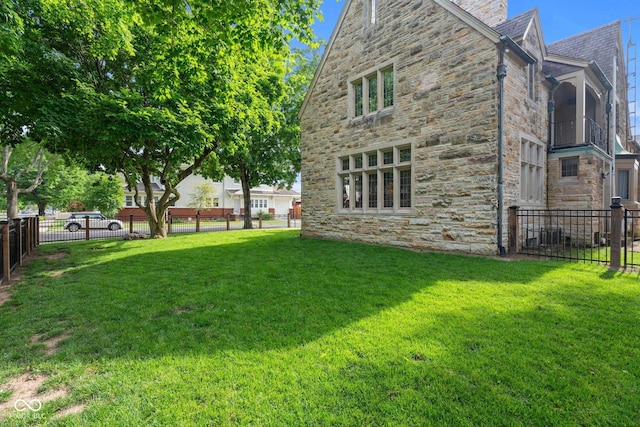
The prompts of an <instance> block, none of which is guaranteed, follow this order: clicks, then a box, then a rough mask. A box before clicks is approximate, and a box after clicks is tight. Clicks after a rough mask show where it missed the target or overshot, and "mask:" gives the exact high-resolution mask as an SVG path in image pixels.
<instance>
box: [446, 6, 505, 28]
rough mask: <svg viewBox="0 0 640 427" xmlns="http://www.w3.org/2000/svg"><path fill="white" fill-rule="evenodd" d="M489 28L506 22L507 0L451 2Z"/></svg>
mask: <svg viewBox="0 0 640 427" xmlns="http://www.w3.org/2000/svg"><path fill="white" fill-rule="evenodd" d="M451 2H452V3H454V4H456V5H458V6H459V7H460V8H462V9H464V10H466V11H467V12H469V13H470V14H472V15H473V16H475V17H476V18H478V19H479V20H481V21H482V22H484V23H485V24H487V25H488V26H490V27H495V26H496V25H498V24H501V23H502V22H504V21H506V20H507V0H451Z"/></svg>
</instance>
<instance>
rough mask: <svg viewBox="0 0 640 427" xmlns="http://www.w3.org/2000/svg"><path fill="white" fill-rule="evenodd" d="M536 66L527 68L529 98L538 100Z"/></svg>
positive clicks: (531, 65)
mask: <svg viewBox="0 0 640 427" xmlns="http://www.w3.org/2000/svg"><path fill="white" fill-rule="evenodd" d="M536 72H537V67H536V64H535V63H534V64H528V66H527V98H528V99H530V100H532V101H535V100H536Z"/></svg>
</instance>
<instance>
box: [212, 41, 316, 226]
mask: <svg viewBox="0 0 640 427" xmlns="http://www.w3.org/2000/svg"><path fill="white" fill-rule="evenodd" d="M285 53H288V52H285ZM319 58H320V55H319V53H318V50H317V49H316V50H300V49H295V50H294V51H293V54H292V55H288V56H283V55H282V53H280V54H278V53H277V52H274V51H273V50H272V49H271V48H265V49H262V50H260V51H257V52H254V53H253V54H252V55H251V56H250V57H247V58H245V59H247V61H245V62H243V63H242V64H239V66H238V67H237V68H236V73H235V78H236V79H237V80H238V81H239V82H240V88H242V89H241V90H238V91H237V92H235V93H236V97H235V98H234V99H233V101H234V102H236V103H237V108H238V109H241V108H242V107H243V106H244V107H245V108H246V109H247V111H245V114H244V118H243V120H239V121H237V122H236V123H234V124H235V126H236V129H235V132H233V133H232V138H233V139H234V144H233V145H231V147H232V149H221V150H218V151H217V153H216V154H217V157H215V158H209V160H208V161H207V162H206V163H205V165H203V168H202V173H203V174H204V175H205V176H212V177H215V175H216V173H217V170H216V168H218V167H219V168H220V169H221V170H222V172H223V173H224V174H226V175H229V176H231V177H233V178H236V179H238V180H240V182H241V185H242V194H243V199H244V211H245V215H244V228H245V229H248V228H252V222H251V215H250V212H251V188H253V187H256V186H258V185H260V184H269V185H273V186H278V187H287V188H291V186H292V185H293V183H294V181H295V179H296V177H297V175H298V173H299V172H300V122H299V120H298V117H297V115H298V111H299V109H300V106H301V104H302V101H303V98H304V95H305V94H306V92H307V88H308V87H309V84H310V82H311V79H312V78H313V74H314V72H315V69H316V67H317V65H318V62H319ZM247 100H250V102H247Z"/></svg>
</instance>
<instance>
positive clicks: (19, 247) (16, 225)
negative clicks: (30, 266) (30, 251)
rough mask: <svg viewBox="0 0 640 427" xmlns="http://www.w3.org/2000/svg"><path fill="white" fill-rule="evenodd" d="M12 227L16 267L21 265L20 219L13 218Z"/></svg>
mask: <svg viewBox="0 0 640 427" xmlns="http://www.w3.org/2000/svg"><path fill="white" fill-rule="evenodd" d="M13 226H14V227H15V228H16V247H17V249H16V250H17V252H18V259H17V261H18V265H22V219H20V218H15V219H14V220H13Z"/></svg>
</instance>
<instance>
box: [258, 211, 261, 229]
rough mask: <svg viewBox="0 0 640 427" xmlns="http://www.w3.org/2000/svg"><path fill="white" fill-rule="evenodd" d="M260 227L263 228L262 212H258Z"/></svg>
mask: <svg viewBox="0 0 640 427" xmlns="http://www.w3.org/2000/svg"><path fill="white" fill-rule="evenodd" d="M258 228H262V212H258Z"/></svg>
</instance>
